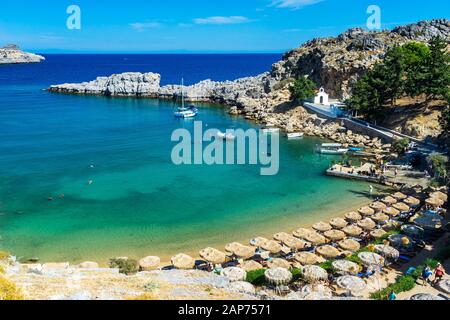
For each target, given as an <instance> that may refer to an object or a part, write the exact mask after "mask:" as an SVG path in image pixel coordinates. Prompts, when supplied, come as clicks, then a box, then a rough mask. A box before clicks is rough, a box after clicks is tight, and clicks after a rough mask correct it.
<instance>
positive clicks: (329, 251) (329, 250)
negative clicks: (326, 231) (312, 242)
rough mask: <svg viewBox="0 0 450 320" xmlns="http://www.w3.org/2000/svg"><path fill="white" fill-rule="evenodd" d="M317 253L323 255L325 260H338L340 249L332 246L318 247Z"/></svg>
mask: <svg viewBox="0 0 450 320" xmlns="http://www.w3.org/2000/svg"><path fill="white" fill-rule="evenodd" d="M316 253H317V254H319V255H321V256H322V257H324V258H325V259H332V258H336V257H337V256H338V255H339V254H340V252H339V250H338V249H336V248H335V247H333V246H330V245H328V244H326V245H323V246H320V247H317V248H316Z"/></svg>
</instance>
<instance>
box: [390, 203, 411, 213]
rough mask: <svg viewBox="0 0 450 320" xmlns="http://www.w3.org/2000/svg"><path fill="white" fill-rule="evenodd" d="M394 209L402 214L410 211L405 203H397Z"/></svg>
mask: <svg viewBox="0 0 450 320" xmlns="http://www.w3.org/2000/svg"><path fill="white" fill-rule="evenodd" d="M393 207H394V208H395V209H397V210H399V211H400V212H407V211H409V206H408V205H407V204H406V203H404V202H397V203H396V204H394V205H393Z"/></svg>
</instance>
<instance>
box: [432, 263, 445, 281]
mask: <svg viewBox="0 0 450 320" xmlns="http://www.w3.org/2000/svg"><path fill="white" fill-rule="evenodd" d="M444 274H445V269H444V267H443V266H442V264H440V263H438V265H437V267H436V269H435V270H434V284H436V283H437V282H438V281H440V280H442V277H443V276H444Z"/></svg>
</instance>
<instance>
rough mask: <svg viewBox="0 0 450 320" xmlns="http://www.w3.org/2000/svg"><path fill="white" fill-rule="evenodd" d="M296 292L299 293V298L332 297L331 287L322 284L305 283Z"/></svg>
mask: <svg viewBox="0 0 450 320" xmlns="http://www.w3.org/2000/svg"><path fill="white" fill-rule="evenodd" d="M296 293H298V294H299V296H300V297H301V300H312V301H318V300H329V299H331V298H332V297H333V292H332V291H331V289H330V288H329V287H328V286H325V285H323V284H307V285H305V286H303V288H302V289H301V291H299V292H296Z"/></svg>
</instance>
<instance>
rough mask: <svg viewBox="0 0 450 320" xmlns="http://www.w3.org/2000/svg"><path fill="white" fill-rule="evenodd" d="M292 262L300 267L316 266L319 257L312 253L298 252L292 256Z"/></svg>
mask: <svg viewBox="0 0 450 320" xmlns="http://www.w3.org/2000/svg"><path fill="white" fill-rule="evenodd" d="M294 260H295V261H297V262H299V263H300V264H302V265H308V264H316V263H318V262H319V257H318V256H317V255H315V254H314V253H312V252H299V253H297V254H296V255H295V256H294Z"/></svg>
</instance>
